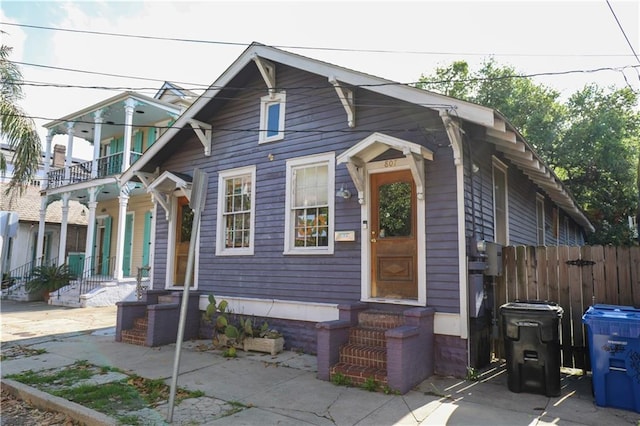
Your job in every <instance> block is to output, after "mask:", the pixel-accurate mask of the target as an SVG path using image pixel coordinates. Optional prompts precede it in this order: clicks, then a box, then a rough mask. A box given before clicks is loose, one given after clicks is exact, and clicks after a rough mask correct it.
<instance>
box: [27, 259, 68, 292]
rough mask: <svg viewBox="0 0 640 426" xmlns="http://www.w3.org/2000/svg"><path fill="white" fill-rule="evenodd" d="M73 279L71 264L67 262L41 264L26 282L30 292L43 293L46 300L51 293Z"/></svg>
mask: <svg viewBox="0 0 640 426" xmlns="http://www.w3.org/2000/svg"><path fill="white" fill-rule="evenodd" d="M70 281H71V273H70V272H69V266H67V265H66V264H63V265H60V266H56V265H40V266H36V267H35V268H34V269H33V270H32V271H31V279H30V280H29V281H28V282H27V284H26V290H27V291H28V292H29V293H41V294H42V296H43V298H44V299H45V300H48V299H49V293H51V292H54V291H56V290H58V289H60V288H62V287H64V286H66V285H68V284H69V282H70Z"/></svg>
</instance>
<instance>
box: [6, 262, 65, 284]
mask: <svg viewBox="0 0 640 426" xmlns="http://www.w3.org/2000/svg"><path fill="white" fill-rule="evenodd" d="M57 264H58V258H57V257H56V258H54V259H45V258H44V257H40V258H38V259H35V260H32V261H31V262H27V263H25V264H24V265H22V266H18V267H17V268H14V269H12V270H10V271H9V272H7V273H5V274H3V275H2V282H1V285H0V286H1V288H2V290H5V289H7V290H9V291H11V292H14V291H18V290H20V289H24V288H25V285H26V284H27V283H28V282H29V281H30V280H31V278H32V277H33V270H34V269H35V268H37V267H38V266H52V265H57Z"/></svg>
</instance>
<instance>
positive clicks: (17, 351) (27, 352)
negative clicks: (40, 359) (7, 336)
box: [0, 345, 47, 361]
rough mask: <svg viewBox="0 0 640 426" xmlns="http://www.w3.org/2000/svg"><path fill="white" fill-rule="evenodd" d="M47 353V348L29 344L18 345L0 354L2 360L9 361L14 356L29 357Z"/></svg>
mask: <svg viewBox="0 0 640 426" xmlns="http://www.w3.org/2000/svg"><path fill="white" fill-rule="evenodd" d="M46 353H47V350H46V349H32V348H29V347H27V346H22V345H17V346H13V347H10V348H8V349H5V350H3V351H2V354H0V361H7V360H9V359H14V358H27V357H30V356H36V355H42V354H46Z"/></svg>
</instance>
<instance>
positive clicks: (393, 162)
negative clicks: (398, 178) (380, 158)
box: [384, 160, 398, 167]
mask: <svg viewBox="0 0 640 426" xmlns="http://www.w3.org/2000/svg"><path fill="white" fill-rule="evenodd" d="M397 162H398V160H385V161H384V166H385V167H395V166H396V163H397Z"/></svg>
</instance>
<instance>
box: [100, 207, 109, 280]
mask: <svg viewBox="0 0 640 426" xmlns="http://www.w3.org/2000/svg"><path fill="white" fill-rule="evenodd" d="M110 251H111V216H107V217H105V218H104V240H102V270H101V271H100V273H101V274H102V275H109V274H110V273H111V271H110V269H111V268H110V267H109V266H110V265H109V254H110V253H109V252H110Z"/></svg>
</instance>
